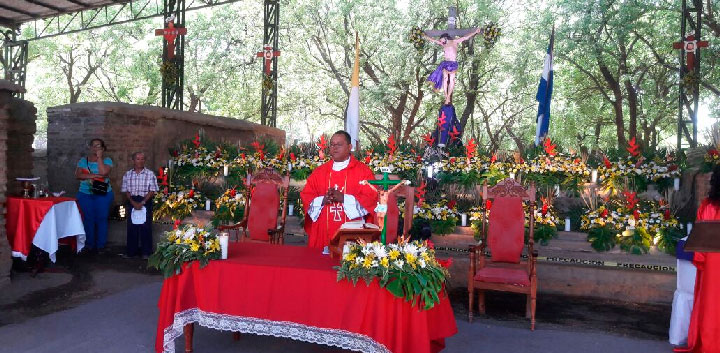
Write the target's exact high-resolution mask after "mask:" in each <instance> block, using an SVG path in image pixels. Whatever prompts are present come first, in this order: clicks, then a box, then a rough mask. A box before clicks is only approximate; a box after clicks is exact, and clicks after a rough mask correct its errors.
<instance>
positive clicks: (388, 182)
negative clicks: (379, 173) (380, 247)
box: [368, 172, 412, 244]
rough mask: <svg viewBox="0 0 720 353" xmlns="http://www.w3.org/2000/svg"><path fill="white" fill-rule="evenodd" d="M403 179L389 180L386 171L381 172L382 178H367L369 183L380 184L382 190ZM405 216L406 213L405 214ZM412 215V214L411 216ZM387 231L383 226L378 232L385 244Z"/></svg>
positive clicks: (401, 181)
mask: <svg viewBox="0 0 720 353" xmlns="http://www.w3.org/2000/svg"><path fill="white" fill-rule="evenodd" d="M403 182H404V181H403V180H390V178H388V172H383V178H382V179H380V180H368V184H371V185H380V186H382V188H383V190H385V191H387V190H388V187H389V186H391V185H397V184H400V183H403ZM405 217H407V215H405ZM411 217H412V216H411ZM385 224H387V213H385ZM386 233H387V227H383V229H382V232H381V233H380V241H381V242H382V243H383V244H385V243H386V239H387V236H386Z"/></svg>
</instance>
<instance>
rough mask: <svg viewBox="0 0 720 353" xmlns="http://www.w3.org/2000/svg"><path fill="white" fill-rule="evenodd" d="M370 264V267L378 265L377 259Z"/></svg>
mask: <svg viewBox="0 0 720 353" xmlns="http://www.w3.org/2000/svg"><path fill="white" fill-rule="evenodd" d="M370 266H372V267H378V262H377V260H373V262H372V263H370Z"/></svg>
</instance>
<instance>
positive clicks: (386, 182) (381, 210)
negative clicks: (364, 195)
mask: <svg viewBox="0 0 720 353" xmlns="http://www.w3.org/2000/svg"><path fill="white" fill-rule="evenodd" d="M360 184H363V185H380V186H382V190H381V191H380V192H379V194H380V199H379V202H378V205H377V207H376V208H375V212H376V213H377V215H378V216H379V217H380V218H382V220H381V223H380V241H381V242H382V243H383V244H386V243H387V241H386V239H387V229H386V228H385V223H387V200H388V195H390V193H391V192H394V191H395V190H397V188H399V187H400V186H403V185H410V182H409V181H407V180H391V179H390V178H388V172H387V171H383V178H382V179H380V180H363V181H361V182H360ZM391 185H395V186H393V188H392V189H390V190H388V186H391ZM372 189H373V190H375V191H376V192H377V191H378V190H377V189H375V188H372ZM405 216H406V217H407V215H405ZM411 217H412V216H411Z"/></svg>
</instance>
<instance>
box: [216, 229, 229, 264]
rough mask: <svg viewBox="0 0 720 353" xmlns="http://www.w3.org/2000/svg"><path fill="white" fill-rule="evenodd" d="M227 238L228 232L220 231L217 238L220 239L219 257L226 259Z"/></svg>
mask: <svg viewBox="0 0 720 353" xmlns="http://www.w3.org/2000/svg"><path fill="white" fill-rule="evenodd" d="M229 238H230V237H229V236H228V233H220V235H218V240H219V241H220V258H221V259H223V260H225V259H227V254H228V240H229Z"/></svg>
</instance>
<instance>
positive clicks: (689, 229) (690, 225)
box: [687, 223, 693, 235]
mask: <svg viewBox="0 0 720 353" xmlns="http://www.w3.org/2000/svg"><path fill="white" fill-rule="evenodd" d="M692 225H693V224H692V223H688V224H687V234H688V235H690V231H691V230H692Z"/></svg>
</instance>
